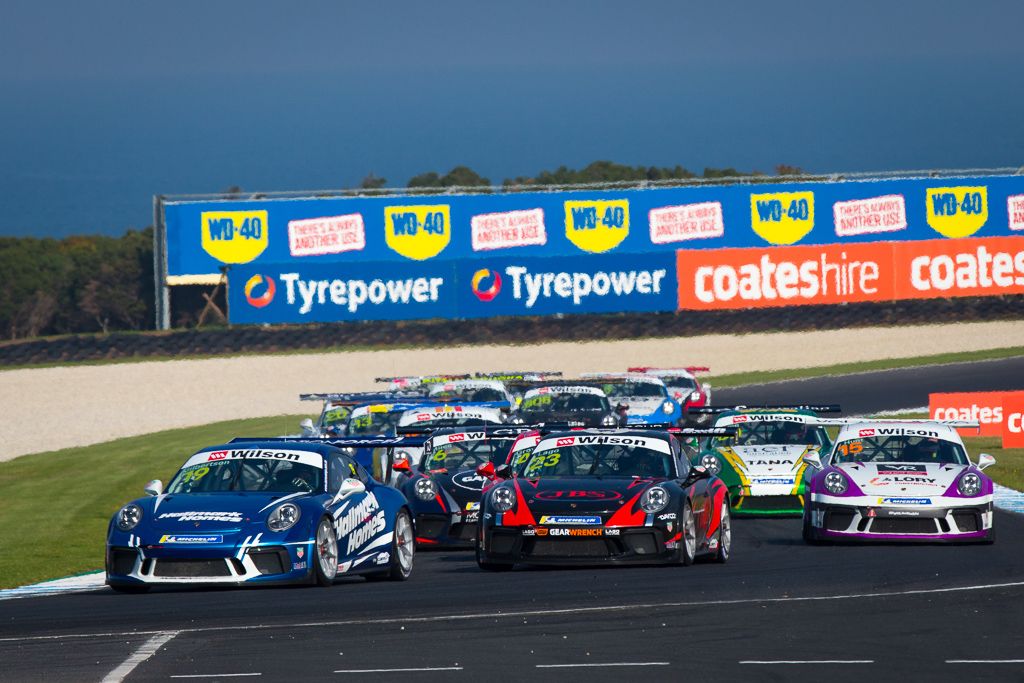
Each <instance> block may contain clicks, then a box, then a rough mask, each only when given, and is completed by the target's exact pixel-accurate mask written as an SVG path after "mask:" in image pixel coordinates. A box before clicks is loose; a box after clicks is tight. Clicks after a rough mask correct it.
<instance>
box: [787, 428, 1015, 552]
mask: <svg viewBox="0 0 1024 683" xmlns="http://www.w3.org/2000/svg"><path fill="white" fill-rule="evenodd" d="M832 422H833V423H835V422H845V423H846V424H845V425H844V426H843V427H842V429H841V430H840V432H839V435H838V436H837V437H836V440H835V443H834V445H833V446H832V450H831V451H830V452H829V454H828V455H827V456H825V457H822V458H819V457H818V456H817V454H809V455H805V456H804V461H805V462H807V463H809V464H810V465H812V466H813V467H815V469H817V470H818V471H817V473H816V474H815V475H814V476H813V477H812V478H811V480H810V483H809V484H808V487H807V492H808V495H807V496H806V498H805V507H804V520H803V535H804V540H805V541H807V542H808V543H815V542H819V541H847V540H851V541H852V540H860V541H930V542H938V541H953V542H956V541H975V542H983V543H991V542H992V541H993V540H994V539H995V535H994V534H995V531H994V529H993V527H992V498H993V496H992V480H991V479H989V478H988V477H987V476H985V474H984V473H983V472H982V470H984V469H985V468H986V467H988V466H990V465H993V464H994V463H995V458H993V457H992V456H991V455H988V454H985V453H982V454H981V455H979V456H978V460H977V462H972V461H971V459H970V457H969V456H968V455H967V449H966V448H964V443H963V440H962V439H961V438H960V435H959V434H958V433H957V429H956V428H957V427H960V428H971V427H975V428H976V427H977V426H978V425H977V423H966V422H936V421H926V420H921V421H914V420H885V421H870V422H868V421H862V422H854V421H852V420H842V421H840V420H836V421H832Z"/></svg>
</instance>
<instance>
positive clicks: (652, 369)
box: [626, 365, 711, 375]
mask: <svg viewBox="0 0 1024 683" xmlns="http://www.w3.org/2000/svg"><path fill="white" fill-rule="evenodd" d="M679 370H682V371H683V372H688V373H690V374H691V375H692V374H694V373H696V372H711V368H708V367H705V366H703V365H690V366H687V367H685V368H657V367H653V366H647V365H642V366H639V367H635V368H626V372H636V373H640V374H645V373H650V372H673V371H679Z"/></svg>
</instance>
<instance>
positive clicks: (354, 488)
mask: <svg viewBox="0 0 1024 683" xmlns="http://www.w3.org/2000/svg"><path fill="white" fill-rule="evenodd" d="M365 490H366V484H364V483H363V482H361V481H359V480H358V479H352V478H348V479H346V480H345V481H343V482H341V488H340V489H338V498H348V497H349V496H351V495H353V494H356V493H362V492H363V491H365Z"/></svg>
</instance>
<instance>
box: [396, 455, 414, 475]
mask: <svg viewBox="0 0 1024 683" xmlns="http://www.w3.org/2000/svg"><path fill="white" fill-rule="evenodd" d="M391 469H392V470H394V471H395V472H405V473H409V472H412V466H411V465H409V460H408V458H402V459H401V460H396V461H395V462H394V464H392V465H391Z"/></svg>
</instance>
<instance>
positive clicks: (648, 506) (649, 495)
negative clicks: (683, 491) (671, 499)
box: [640, 486, 668, 514]
mask: <svg viewBox="0 0 1024 683" xmlns="http://www.w3.org/2000/svg"><path fill="white" fill-rule="evenodd" d="M666 505H668V491H666V490H665V489H663V488H661V487H660V486H652V487H651V488H649V489H647V490H646V491H644V495H643V497H641V498H640V509H641V510H643V511H644V512H646V513H648V514H653V513H655V512H661V511H662V510H664V509H665V506H666Z"/></svg>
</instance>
